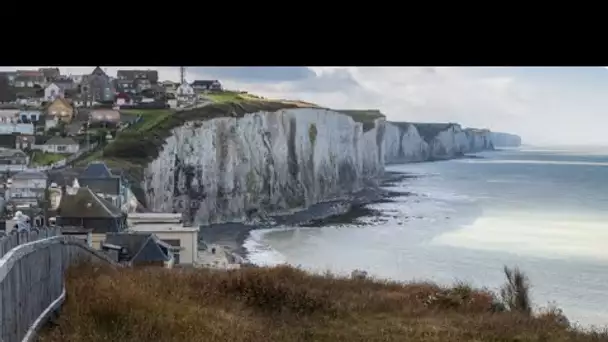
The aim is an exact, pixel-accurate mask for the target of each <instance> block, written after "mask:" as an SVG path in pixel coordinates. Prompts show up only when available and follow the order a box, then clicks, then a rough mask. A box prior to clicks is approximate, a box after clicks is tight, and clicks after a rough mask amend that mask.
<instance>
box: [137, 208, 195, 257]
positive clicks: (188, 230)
mask: <svg viewBox="0 0 608 342" xmlns="http://www.w3.org/2000/svg"><path fill="white" fill-rule="evenodd" d="M127 222H128V225H129V230H130V231H134V232H140V233H151V234H155V235H156V236H157V237H158V238H159V239H160V240H161V241H163V242H165V243H167V244H169V245H171V246H173V247H174V253H175V254H174V256H175V263H176V264H182V265H193V264H195V263H196V262H197V259H198V257H197V256H198V230H199V229H198V228H197V227H183V226H182V224H181V214H169V213H130V214H129V216H128V217H127Z"/></svg>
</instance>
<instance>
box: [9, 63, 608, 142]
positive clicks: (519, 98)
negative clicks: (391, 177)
mask: <svg viewBox="0 0 608 342" xmlns="http://www.w3.org/2000/svg"><path fill="white" fill-rule="evenodd" d="M33 68H38V67H0V71H3V70H15V69H33ZM102 68H104V69H106V71H107V73H108V74H110V75H116V71H117V70H118V69H157V70H158V71H159V77H160V79H161V80H165V79H169V80H174V81H177V80H179V67H107V68H106V67H102ZM60 69H61V71H62V73H63V74H70V73H72V74H84V73H90V72H91V71H92V70H93V67H62V68H60ZM186 79H187V80H188V81H192V80H195V79H219V80H220V81H221V82H222V83H223V84H224V87H225V88H229V89H238V90H246V91H249V92H251V93H255V94H258V95H262V96H266V97H269V98H285V99H298V100H303V101H309V102H314V103H317V104H319V105H323V106H327V107H330V108H341V109H347V108H348V109H380V110H381V111H382V112H383V113H384V114H385V115H386V116H387V118H388V120H391V121H413V122H457V123H460V124H462V125H463V126H464V127H475V128H489V129H491V130H493V131H500V132H509V133H515V134H519V135H520V136H521V137H522V139H523V140H524V143H528V144H536V145H608V134H606V131H607V128H608V115H607V114H608V96H606V94H607V93H608V70H607V69H606V68H603V67H564V68H558V67H545V68H540V67H534V68H524V67H188V68H187V70H186Z"/></svg>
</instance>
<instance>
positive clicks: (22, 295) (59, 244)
mask: <svg viewBox="0 0 608 342" xmlns="http://www.w3.org/2000/svg"><path fill="white" fill-rule="evenodd" d="M0 256H2V258H1V259H0V342H18V341H33V340H34V339H35V337H36V333H37V332H38V330H39V329H40V328H41V327H42V326H43V325H44V324H45V322H46V321H47V320H48V319H49V317H50V316H51V315H52V314H53V313H54V312H55V311H56V310H57V309H58V308H59V307H60V306H61V304H63V302H64V300H65V282H64V275H65V271H66V269H67V268H68V267H69V266H70V265H72V264H74V263H76V262H79V261H93V262H96V261H101V262H107V263H111V264H114V262H113V261H112V260H111V259H109V258H108V257H107V256H105V255H104V254H103V253H101V252H99V251H97V250H94V249H92V248H91V247H89V246H88V245H86V244H85V243H84V242H83V241H82V240H80V239H78V238H75V237H71V236H63V235H61V233H60V230H59V229H58V228H48V229H41V230H38V229H32V230H31V231H21V232H16V231H14V232H13V233H11V234H9V235H5V236H2V237H1V238H0Z"/></svg>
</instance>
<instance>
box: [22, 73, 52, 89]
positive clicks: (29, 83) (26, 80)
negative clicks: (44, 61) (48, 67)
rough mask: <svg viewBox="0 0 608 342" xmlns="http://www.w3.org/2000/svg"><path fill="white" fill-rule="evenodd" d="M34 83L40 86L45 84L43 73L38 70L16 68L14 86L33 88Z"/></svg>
mask: <svg viewBox="0 0 608 342" xmlns="http://www.w3.org/2000/svg"><path fill="white" fill-rule="evenodd" d="M36 85H37V86H40V87H44V86H45V85H46V78H45V77H44V73H42V72H41V71H38V70H17V75H16V76H15V80H14V86H15V88H33V87H34V86H36Z"/></svg>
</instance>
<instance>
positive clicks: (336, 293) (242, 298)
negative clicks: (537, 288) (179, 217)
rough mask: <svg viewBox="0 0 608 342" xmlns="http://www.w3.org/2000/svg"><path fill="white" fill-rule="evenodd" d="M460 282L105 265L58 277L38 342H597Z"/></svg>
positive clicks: (549, 315) (601, 337) (553, 318)
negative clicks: (57, 307) (52, 320)
mask: <svg viewBox="0 0 608 342" xmlns="http://www.w3.org/2000/svg"><path fill="white" fill-rule="evenodd" d="M498 308H499V306H498V305H497V304H496V299H495V296H494V295H493V294H492V293H490V292H487V291H483V290H474V289H472V288H470V287H468V286H466V285H457V286H454V287H440V286H437V285H434V284H431V283H408V284H402V283H391V282H380V281H374V280H369V279H346V278H337V277H333V276H330V275H326V276H320V275H311V274H308V273H305V272H303V271H300V270H297V269H294V268H290V267H277V268H246V269H241V270H235V271H219V270H216V271H214V270H209V269H174V270H168V269H160V268H148V269H145V268H144V269H141V268H140V269H111V268H103V267H102V268H99V267H95V266H91V265H82V266H80V267H77V268H73V269H71V270H70V271H69V273H68V278H67V301H66V303H65V304H64V307H63V308H62V311H61V314H60V317H59V320H58V322H57V323H58V325H57V326H55V327H53V328H50V329H49V330H47V331H44V332H43V333H42V336H41V341H45V342H54V341H66V342H67V341H90V342H98V341H99V342H107V341H123V342H129V341H137V342H139V341H159V342H160V341H163V342H172V341H176V342H177V341H180V342H183V341H186V342H187V341H237V342H238V341H269V342H271V341H280V342H291V341H315V342H317V341H319V342H323V341H327V342H335V341H349V342H355V341H362V342H373V341H412V342H417V341H436V342H441V341H455V342H460V341H551V342H561V341H606V340H607V338H608V336H607V335H605V334H599V333H582V332H577V331H574V330H571V329H568V328H567V325H566V324H564V323H563V322H560V320H559V318H560V315H559V314H558V313H556V312H555V311H553V312H546V313H544V314H541V315H537V316H532V315H530V314H529V313H527V312H525V311H521V310H519V311H501V309H498Z"/></svg>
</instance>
